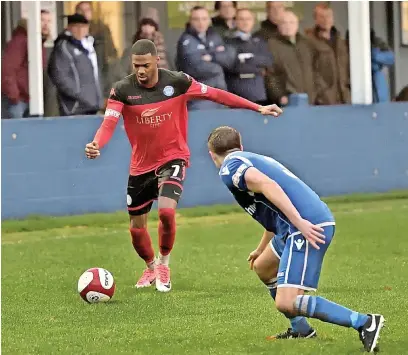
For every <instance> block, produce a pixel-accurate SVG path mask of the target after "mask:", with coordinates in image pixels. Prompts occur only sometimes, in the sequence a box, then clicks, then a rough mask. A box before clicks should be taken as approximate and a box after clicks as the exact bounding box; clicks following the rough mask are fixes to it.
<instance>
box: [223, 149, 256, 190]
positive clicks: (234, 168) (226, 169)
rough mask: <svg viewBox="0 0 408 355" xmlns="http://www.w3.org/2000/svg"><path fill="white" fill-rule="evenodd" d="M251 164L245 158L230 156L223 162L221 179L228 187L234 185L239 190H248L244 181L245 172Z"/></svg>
mask: <svg viewBox="0 0 408 355" xmlns="http://www.w3.org/2000/svg"><path fill="white" fill-rule="evenodd" d="M252 166H253V164H252V163H251V161H249V160H248V159H246V158H235V157H234V158H232V159H230V160H228V161H227V162H226V164H224V166H223V168H222V169H221V171H220V175H221V179H222V181H223V182H224V184H225V185H227V186H228V187H236V188H237V189H239V190H241V191H248V187H247V185H246V182H245V172H246V171H247V170H248V169H249V168H250V167H252Z"/></svg>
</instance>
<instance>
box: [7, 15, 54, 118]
mask: <svg viewBox="0 0 408 355" xmlns="http://www.w3.org/2000/svg"><path fill="white" fill-rule="evenodd" d="M50 23H51V15H50V13H49V12H48V11H46V10H42V11H41V35H42V43H43V44H44V42H45V41H46V40H47V38H48V37H49V35H50ZM42 57H43V66H45V64H46V54H45V48H44V46H43V47H42ZM1 69H2V70H1V93H2V103H3V102H4V111H3V110H2V118H22V117H25V116H27V115H28V102H29V86H28V47H27V20H25V19H22V20H20V22H19V24H18V26H17V27H16V29H15V30H14V32H13V35H12V37H11V40H10V41H9V42H8V43H7V45H6V48H5V50H4V53H3V56H2V59H1ZM2 106H3V105H2ZM2 108H3V107H2Z"/></svg>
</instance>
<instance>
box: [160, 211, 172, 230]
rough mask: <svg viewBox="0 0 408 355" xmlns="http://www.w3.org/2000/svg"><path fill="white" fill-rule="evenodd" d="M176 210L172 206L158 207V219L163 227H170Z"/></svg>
mask: <svg viewBox="0 0 408 355" xmlns="http://www.w3.org/2000/svg"><path fill="white" fill-rule="evenodd" d="M175 214H176V211H175V210H174V209H173V208H160V209H159V219H160V222H162V223H163V226H164V227H170V226H172V225H173V223H174V219H175Z"/></svg>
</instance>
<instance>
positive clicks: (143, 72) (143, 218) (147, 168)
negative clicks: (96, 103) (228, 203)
mask: <svg viewBox="0 0 408 355" xmlns="http://www.w3.org/2000/svg"><path fill="white" fill-rule="evenodd" d="M158 62H159V57H158V56H157V50H156V47H155V45H154V43H153V42H151V41H149V40H145V39H142V40H139V41H137V42H136V43H135V44H134V45H133V47H132V64H133V70H134V72H133V74H131V75H129V76H127V77H125V78H124V79H123V80H121V81H119V82H117V83H116V84H115V85H114V87H113V88H112V90H111V93H110V96H109V99H108V105H107V108H106V112H105V117H104V120H103V122H102V125H101V127H100V128H99V129H98V131H97V133H96V135H95V138H94V140H93V141H92V142H91V143H88V144H87V145H86V148H85V152H86V156H87V157H88V158H89V159H95V158H97V157H98V156H99V155H100V149H102V148H103V147H104V146H105V145H106V144H107V143H108V141H109V139H110V138H111V137H112V134H113V132H114V129H115V127H116V125H117V123H118V121H119V118H120V116H121V115H122V116H123V120H124V125H125V130H126V134H127V136H128V138H129V142H130V144H131V146H132V159H131V162H130V174H129V181H128V188H127V206H128V211H129V215H130V234H131V236H132V244H133V247H134V249H135V250H136V252H137V254H139V256H140V257H141V258H142V259H143V260H144V261H145V262H146V265H147V267H146V269H145V270H144V272H143V274H142V276H141V278H140V279H139V281H138V282H137V284H136V287H137V288H140V287H148V286H150V285H152V284H153V283H154V282H155V283H156V289H157V290H158V291H161V292H168V291H170V289H171V283H170V269H169V258H170V252H171V250H172V248H173V244H174V239H175V235H176V221H175V209H176V207H177V203H178V200H179V198H180V196H181V193H182V191H183V181H184V177H185V169H186V167H188V166H189V158H190V152H189V148H188V146H187V117H188V114H187V101H188V100H192V99H204V100H212V101H215V102H218V103H220V104H223V105H225V106H229V107H235V108H243V109H248V110H253V111H257V112H260V113H261V114H263V115H272V116H278V115H279V114H280V113H281V112H282V110H281V109H280V108H279V107H278V106H276V105H270V106H259V105H257V104H255V103H253V102H250V101H248V100H245V99H243V98H241V97H239V96H236V95H233V94H231V93H228V92H226V91H223V90H219V89H215V88H212V87H209V86H206V85H204V84H201V83H198V82H197V81H195V80H194V79H193V78H191V77H190V76H188V75H186V74H184V73H182V72H173V71H168V70H164V69H158V67H157V64H158ZM154 200H158V209H159V219H160V221H159V231H158V232H159V248H160V253H159V256H158V258H157V260H155V253H154V250H153V247H152V241H151V238H150V235H149V233H148V231H147V228H146V227H147V217H148V214H149V212H150V209H151V208H152V204H153V201H154Z"/></svg>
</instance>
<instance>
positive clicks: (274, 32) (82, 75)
mask: <svg viewBox="0 0 408 355" xmlns="http://www.w3.org/2000/svg"><path fill="white" fill-rule="evenodd" d="M214 10H215V12H216V15H215V16H214V17H212V18H211V17H210V13H209V12H208V10H207V9H206V8H204V7H201V6H195V7H193V8H192V9H191V12H190V16H189V21H188V23H187V24H186V27H185V30H184V32H183V33H182V35H181V36H180V38H179V40H178V42H177V53H176V58H175V61H174V65H173V63H172V62H173V61H172V58H169V56H168V51H167V48H166V44H165V41H164V36H163V33H162V32H161V30H160V28H159V22H160V21H159V18H158V14H157V10H155V9H152V8H150V9H149V10H148V11H147V13H145V14H143V16H142V17H141V18H140V19H139V20H138V28H137V31H136V33H135V34H134V36H133V39H132V44H133V43H134V42H135V41H137V40H139V39H141V38H148V39H150V40H152V41H153V42H154V43H155V44H156V46H157V48H158V52H159V56H160V62H159V67H161V68H166V69H176V70H181V71H183V72H185V73H187V74H189V75H191V76H193V77H194V78H195V79H197V80H199V81H201V82H203V83H205V84H208V85H211V86H213V87H216V88H219V89H224V90H228V91H230V92H233V93H235V94H237V95H240V96H242V97H245V98H247V99H249V100H251V101H254V102H258V103H260V104H267V103H276V104H279V105H281V106H286V105H288V104H290V103H291V97H292V98H293V97H294V96H296V95H300V96H302V97H305V98H306V97H307V100H308V102H309V104H311V105H335V104H348V103H350V102H351V95H350V69H349V68H350V63H349V48H348V32H347V33H346V34H345V35H344V37H343V36H342V34H341V33H340V32H339V30H338V29H337V28H336V26H335V22H334V14H333V10H332V8H331V7H330V6H329V5H328V4H327V3H319V4H318V5H317V6H316V7H315V9H314V22H315V24H314V26H313V27H312V28H308V29H306V30H305V31H304V33H301V31H300V30H299V18H298V16H297V15H296V13H295V12H294V11H292V10H291V9H290V8H285V5H284V2H280V1H269V2H266V9H265V11H266V20H264V21H262V22H261V23H260V27H259V29H258V30H257V31H254V29H255V27H256V19H255V14H254V13H253V12H252V11H251V10H250V9H246V8H238V3H237V2H236V1H216V2H215V4H214ZM93 15H94V14H93V9H92V4H91V2H89V1H81V2H79V3H78V4H77V6H76V12H75V14H73V15H70V16H68V18H67V23H68V25H67V27H66V28H65V29H64V30H63V31H62V32H61V33H60V34H59V35H58V38H57V39H56V40H55V42H54V48H53V50H52V53H51V55H50V57H49V60H48V63H46V60H45V58H44V60H43V63H44V70H45V72H47V73H48V75H49V79H50V80H51V82H52V83H53V85H54V86H55V91H56V97H57V100H56V101H57V102H58V112H59V114H60V115H63V116H67V115H86V114H95V113H97V112H101V110H103V108H104V106H105V105H106V99H107V96H108V94H109V90H110V88H111V85H112V84H113V83H114V82H115V81H118V80H120V79H121V78H123V77H124V76H126V75H128V74H130V73H131V71H132V65H131V55H130V52H131V44H130V45H129V46H128V47H126V48H125V50H124V51H123V54H122V55H121V56H120V57H119V56H118V51H117V49H116V48H115V45H114V41H113V39H112V34H111V31H110V29H109V26H108V25H107V24H106V23H104V22H103V21H102V20H100V19H95V18H94V16H93ZM41 24H42V28H41V30H42V36H43V42H45V40H46V39H47V38H48V37H49V35H50V14H49V13H48V12H47V11H42V13H41ZM26 28H27V27H26V21H24V20H22V21H21V22H20V23H19V25H18V27H17V28H16V29H15V31H14V32H13V35H12V38H11V40H10V41H9V42H8V44H7V46H6V48H5V50H4V53H3V55H2V74H1V75H2V77H1V80H2V106H3V104H4V106H3V107H2V108H3V109H2V118H20V117H25V116H27V114H28V103H29V90H28V52H27V29H26ZM371 64H372V82H373V101H374V102H383V101H389V100H390V91H389V85H388V83H387V80H386V75H385V73H384V70H383V69H384V67H387V66H388V67H390V66H392V65H393V64H394V54H393V52H392V50H391V49H390V48H389V47H388V46H387V44H386V43H385V42H384V41H383V40H381V39H380V38H378V37H377V36H376V34H375V32H374V31H373V30H371ZM404 92H406V90H405V91H404V90H403V91H402V92H401V94H400V95H398V97H397V99H398V100H402V99H403V98H404V97H406V93H405V94H404ZM189 108H190V109H206V108H222V106H220V105H218V104H216V103H213V102H210V101H195V102H192V103H191V105H190V107H189Z"/></svg>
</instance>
